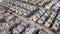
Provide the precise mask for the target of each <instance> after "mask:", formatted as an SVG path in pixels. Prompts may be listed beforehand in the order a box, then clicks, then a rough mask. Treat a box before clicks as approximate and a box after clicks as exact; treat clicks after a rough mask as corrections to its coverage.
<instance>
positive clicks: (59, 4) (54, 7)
mask: <svg viewBox="0 0 60 34" xmlns="http://www.w3.org/2000/svg"><path fill="white" fill-rule="evenodd" d="M59 8H60V2H57V3H56V4H55V6H53V7H52V9H54V10H56V11H58V10H59Z"/></svg>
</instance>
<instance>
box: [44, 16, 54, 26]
mask: <svg viewBox="0 0 60 34" xmlns="http://www.w3.org/2000/svg"><path fill="white" fill-rule="evenodd" d="M53 19H54V18H52V17H50V18H49V19H48V20H47V21H46V23H45V26H46V27H50V25H51V24H52V21H53Z"/></svg>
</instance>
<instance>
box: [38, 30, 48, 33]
mask: <svg viewBox="0 0 60 34" xmlns="http://www.w3.org/2000/svg"><path fill="white" fill-rule="evenodd" d="M38 34H48V33H47V32H46V31H44V30H40V31H39V33H38Z"/></svg>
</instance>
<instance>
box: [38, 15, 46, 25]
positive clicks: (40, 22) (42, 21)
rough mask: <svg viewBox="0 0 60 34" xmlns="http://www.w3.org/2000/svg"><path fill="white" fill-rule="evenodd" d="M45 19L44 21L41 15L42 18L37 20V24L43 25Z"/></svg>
mask: <svg viewBox="0 0 60 34" xmlns="http://www.w3.org/2000/svg"><path fill="white" fill-rule="evenodd" d="M45 19H46V16H45V15H43V16H42V17H41V18H40V19H39V20H38V23H39V24H43V23H44V21H45Z"/></svg>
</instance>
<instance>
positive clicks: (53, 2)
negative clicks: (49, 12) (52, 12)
mask: <svg viewBox="0 0 60 34" xmlns="http://www.w3.org/2000/svg"><path fill="white" fill-rule="evenodd" d="M57 1H58V0H53V1H52V2H50V3H49V4H48V5H46V6H45V8H46V9H50V8H51V7H52V6H54V5H55V3H57Z"/></svg>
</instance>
